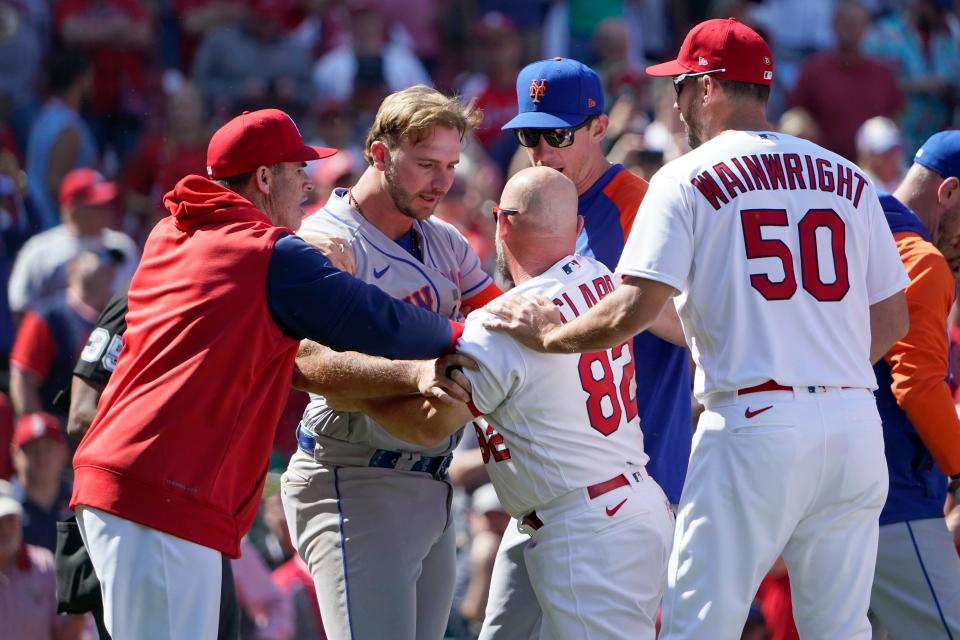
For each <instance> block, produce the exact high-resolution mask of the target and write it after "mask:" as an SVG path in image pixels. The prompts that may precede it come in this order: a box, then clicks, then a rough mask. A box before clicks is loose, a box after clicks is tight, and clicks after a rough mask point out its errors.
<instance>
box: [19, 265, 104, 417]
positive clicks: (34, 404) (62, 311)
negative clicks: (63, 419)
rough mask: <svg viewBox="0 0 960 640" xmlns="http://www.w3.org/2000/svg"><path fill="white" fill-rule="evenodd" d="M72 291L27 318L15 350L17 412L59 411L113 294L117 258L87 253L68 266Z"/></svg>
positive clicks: (42, 304) (47, 301)
mask: <svg viewBox="0 0 960 640" xmlns="http://www.w3.org/2000/svg"><path fill="white" fill-rule="evenodd" d="M67 273H68V275H67V290H66V292H64V293H60V294H56V295H52V296H49V297H47V298H45V299H44V300H43V301H42V302H40V303H38V304H37V305H36V306H35V307H31V308H30V309H28V310H27V312H26V313H25V314H24V316H23V321H22V322H21V323H20V328H19V329H18V331H17V339H16V341H15V342H14V344H13V351H12V352H11V354H10V399H11V400H13V407H14V409H15V410H16V412H17V415H24V414H28V413H33V412H35V411H40V410H43V411H51V412H57V409H56V408H55V407H54V404H53V400H54V398H55V397H56V396H57V394H58V393H59V392H60V390H61V389H65V388H67V387H68V386H69V385H70V376H71V373H72V372H73V366H74V364H76V362H77V358H79V357H80V353H81V352H82V351H83V348H84V345H85V344H86V342H87V338H88V337H89V336H90V332H91V331H93V328H94V326H95V325H96V322H97V316H98V315H99V314H100V310H101V309H103V306H104V305H105V304H106V303H107V300H108V299H109V298H110V293H111V286H112V285H113V282H114V278H115V274H116V261H115V258H113V257H112V256H110V255H109V254H100V253H94V252H92V251H82V252H81V253H80V254H79V255H77V256H76V257H75V258H74V259H73V260H71V261H70V263H69V265H68V267H67Z"/></svg>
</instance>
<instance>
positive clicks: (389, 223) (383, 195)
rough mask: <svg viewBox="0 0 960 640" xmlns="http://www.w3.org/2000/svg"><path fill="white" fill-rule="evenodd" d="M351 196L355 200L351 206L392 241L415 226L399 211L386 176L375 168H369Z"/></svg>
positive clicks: (351, 192)
mask: <svg viewBox="0 0 960 640" xmlns="http://www.w3.org/2000/svg"><path fill="white" fill-rule="evenodd" d="M350 195H351V197H352V198H353V201H352V202H350V206H352V207H353V208H355V209H357V210H358V211H359V213H360V215H362V216H363V217H364V219H365V220H366V221H367V222H369V223H370V224H372V225H373V226H374V227H376V228H377V229H378V230H379V231H380V232H381V233H383V234H384V235H385V236H387V237H388V238H390V239H391V240H396V239H397V238H399V237H400V236H402V235H403V234H405V233H407V232H408V231H410V227H412V226H413V218H411V217H410V216H408V215H406V214H404V213H403V212H401V211H400V210H399V209H397V205H396V204H394V202H393V198H391V197H390V194H389V193H388V191H387V185H386V177H385V176H384V174H383V173H382V172H380V171H377V170H376V169H375V168H373V167H367V170H366V171H364V172H363V175H361V176H360V179H359V180H357V184H355V185H353V187H351V188H350Z"/></svg>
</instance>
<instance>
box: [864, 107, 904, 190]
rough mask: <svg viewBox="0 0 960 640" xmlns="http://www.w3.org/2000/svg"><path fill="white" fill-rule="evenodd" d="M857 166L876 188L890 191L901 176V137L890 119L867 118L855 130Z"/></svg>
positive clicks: (895, 186)
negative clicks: (865, 173)
mask: <svg viewBox="0 0 960 640" xmlns="http://www.w3.org/2000/svg"><path fill="white" fill-rule="evenodd" d="M857 165H859V166H860V168H861V169H863V170H864V171H866V172H867V176H868V177H869V178H870V179H871V180H873V183H874V184H875V185H876V186H877V190H878V191H888V192H889V191H893V190H894V189H896V188H897V185H899V184H900V179H901V178H903V169H904V167H903V136H902V135H901V134H900V128H899V127H898V126H897V123H896V122H894V121H893V120H891V119H890V118H884V117H883V116H876V117H874V118H870V119H869V120H867V121H866V122H864V123H863V124H862V125H860V128H859V129H857Z"/></svg>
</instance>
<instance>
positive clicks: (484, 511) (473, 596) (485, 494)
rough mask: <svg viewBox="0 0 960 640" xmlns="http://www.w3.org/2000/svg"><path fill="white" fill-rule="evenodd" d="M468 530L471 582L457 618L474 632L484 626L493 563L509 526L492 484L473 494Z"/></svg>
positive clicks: (505, 513) (507, 518)
mask: <svg viewBox="0 0 960 640" xmlns="http://www.w3.org/2000/svg"><path fill="white" fill-rule="evenodd" d="M468 522H469V528H470V538H471V541H470V581H469V582H468V584H467V592H466V594H465V595H464V597H463V601H462V602H461V603H460V615H461V616H463V619H464V620H465V621H466V622H467V623H468V624H469V625H470V626H471V627H472V628H475V629H476V630H477V631H479V629H480V625H481V624H482V623H483V617H484V611H485V610H486V608H487V594H488V593H489V591H490V577H491V574H492V573H493V561H494V560H495V559H496V557H497V549H498V548H499V547H500V540H501V539H502V538H503V532H504V531H505V530H506V528H507V525H508V524H510V516H509V515H507V512H506V511H504V510H503V507H502V506H500V500H499V499H498V498H497V492H496V490H494V488H493V485H492V484H489V483H487V484H485V485H483V486H481V487H480V488H478V489H477V490H476V491H474V492H473V495H472V496H471V503H470V511H469V514H468Z"/></svg>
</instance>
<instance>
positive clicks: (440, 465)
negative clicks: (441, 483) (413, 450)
mask: <svg viewBox="0 0 960 640" xmlns="http://www.w3.org/2000/svg"><path fill="white" fill-rule="evenodd" d="M316 444H317V441H316V438H314V436H313V435H312V434H310V433H307V432H306V431H305V430H303V429H301V428H299V427H297V445H298V446H299V447H300V449H301V450H303V451H304V452H305V453H309V454H310V455H311V456H312V455H313V452H314V450H315V449H316ZM452 459H453V455H452V454H447V455H445V456H417V454H413V455H411V454H409V453H404V452H403V451H390V450H388V449H377V450H376V451H374V452H373V455H372V456H370V461H369V462H368V463H367V466H370V467H379V468H381V469H400V470H402V471H419V472H421V473H426V474H427V475H430V476H432V477H433V478H435V479H436V480H444V479H445V478H446V477H447V467H449V466H450V461H451V460H452Z"/></svg>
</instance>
